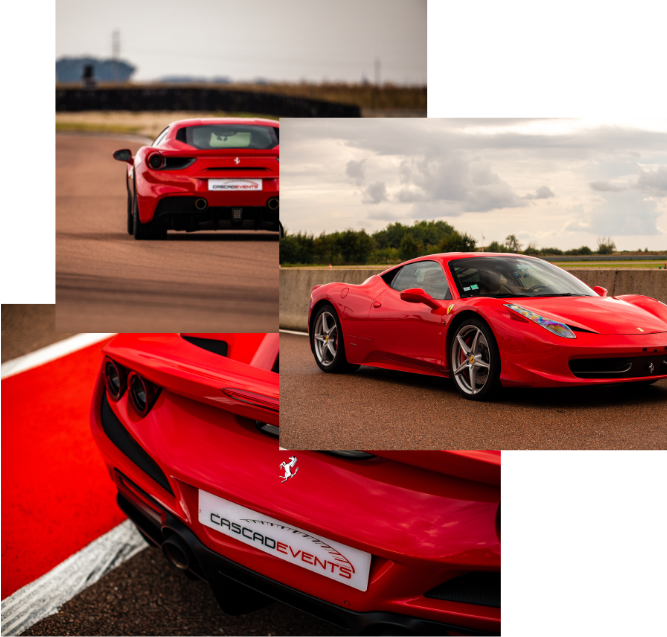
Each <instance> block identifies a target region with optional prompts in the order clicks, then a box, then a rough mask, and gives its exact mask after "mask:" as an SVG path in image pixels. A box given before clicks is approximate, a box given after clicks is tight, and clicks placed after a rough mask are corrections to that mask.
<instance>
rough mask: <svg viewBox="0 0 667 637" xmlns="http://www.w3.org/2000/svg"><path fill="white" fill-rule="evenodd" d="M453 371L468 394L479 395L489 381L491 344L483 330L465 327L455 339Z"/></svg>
mask: <svg viewBox="0 0 667 637" xmlns="http://www.w3.org/2000/svg"><path fill="white" fill-rule="evenodd" d="M452 370H453V375H454V379H455V380H456V383H457V384H458V386H459V387H460V388H461V390H462V391H463V392H464V393H466V394H470V395H474V394H478V393H479V392H480V391H482V389H484V387H485V385H486V383H487V381H488V380H489V372H490V370H491V352H490V350H489V344H488V342H487V340H486V337H485V336H484V333H483V332H482V330H480V329H479V328H478V327H476V326H475V325H465V326H464V327H463V328H461V330H460V331H459V332H458V333H457V334H456V336H455V337H454V342H453V343H452Z"/></svg>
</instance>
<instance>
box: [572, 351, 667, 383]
mask: <svg viewBox="0 0 667 637" xmlns="http://www.w3.org/2000/svg"><path fill="white" fill-rule="evenodd" d="M569 366H570V371H571V372H572V373H573V374H574V375H575V376H576V377H577V378H610V379H612V378H647V377H651V376H659V375H661V374H667V357H666V356H665V355H664V354H657V355H655V356H627V357H623V358H578V359H574V360H571V361H569Z"/></svg>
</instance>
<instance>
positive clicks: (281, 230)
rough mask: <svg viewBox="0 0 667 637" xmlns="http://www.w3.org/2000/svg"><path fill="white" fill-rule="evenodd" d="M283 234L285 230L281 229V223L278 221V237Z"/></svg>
mask: <svg viewBox="0 0 667 637" xmlns="http://www.w3.org/2000/svg"><path fill="white" fill-rule="evenodd" d="M284 236H285V231H284V230H283V224H282V223H280V221H279V222H278V238H279V239H282V238H283V237H284Z"/></svg>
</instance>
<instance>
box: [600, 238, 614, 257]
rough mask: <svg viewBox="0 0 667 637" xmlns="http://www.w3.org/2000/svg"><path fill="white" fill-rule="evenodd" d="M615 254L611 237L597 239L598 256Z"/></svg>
mask: <svg viewBox="0 0 667 637" xmlns="http://www.w3.org/2000/svg"><path fill="white" fill-rule="evenodd" d="M614 252H616V244H615V243H614V242H613V241H612V238H611V237H598V254H613V253H614Z"/></svg>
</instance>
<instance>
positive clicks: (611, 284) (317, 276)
mask: <svg viewBox="0 0 667 637" xmlns="http://www.w3.org/2000/svg"><path fill="white" fill-rule="evenodd" d="M566 269H567V271H568V272H570V273H571V274H574V276H576V277H577V278H579V279H581V280H582V281H583V282H584V283H586V284H587V285H589V286H591V287H593V286H594V285H599V286H601V287H603V288H607V290H608V293H609V295H610V296H620V295H621V294H643V295H645V296H651V297H653V298H654V299H658V300H659V301H662V302H663V303H667V271H666V270H641V269H631V268H627V269H618V270H614V269H588V268H579V269H577V268H566ZM384 270H386V268H367V269H354V270H352V269H351V270H343V269H339V270H325V269H319V268H283V269H281V270H280V322H279V324H280V327H281V328H282V329H288V330H302V331H305V330H307V329H308V303H309V301H310V290H311V289H312V287H313V286H314V285H318V284H324V283H331V282H332V281H343V282H345V283H350V284H352V285H358V284H360V283H363V282H364V281H365V280H366V279H367V278H368V277H369V276H372V275H374V274H379V273H380V272H384Z"/></svg>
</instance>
